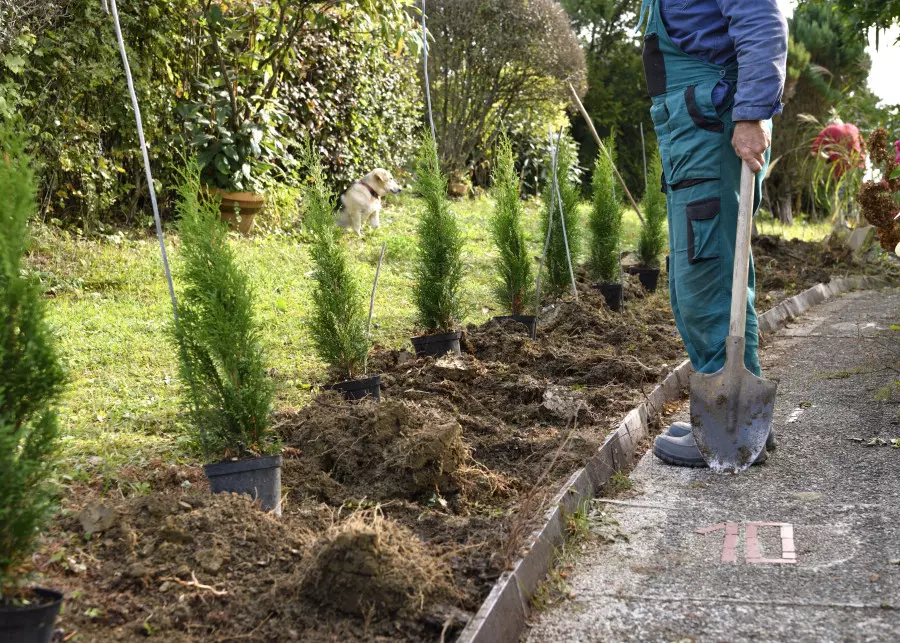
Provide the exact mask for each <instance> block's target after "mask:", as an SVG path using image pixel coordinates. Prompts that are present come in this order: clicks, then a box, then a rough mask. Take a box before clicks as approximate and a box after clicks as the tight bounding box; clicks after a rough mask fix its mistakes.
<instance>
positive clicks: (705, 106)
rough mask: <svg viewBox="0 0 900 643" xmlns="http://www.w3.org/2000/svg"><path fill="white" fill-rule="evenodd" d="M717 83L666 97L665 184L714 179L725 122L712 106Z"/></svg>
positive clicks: (699, 86) (677, 92) (688, 88)
mask: <svg viewBox="0 0 900 643" xmlns="http://www.w3.org/2000/svg"><path fill="white" fill-rule="evenodd" d="M716 83H718V80H717V79H716V80H709V81H706V82H703V83H699V84H697V85H690V86H688V87H687V88H685V89H684V90H683V91H676V92H670V93H669V94H667V95H666V108H667V109H668V112H669V120H668V125H669V145H670V150H671V163H672V171H671V173H670V174H669V176H668V178H669V183H670V184H672V185H675V184H677V183H680V182H682V181H685V180H689V179H717V178H719V175H720V172H721V168H720V167H719V160H720V149H721V146H722V137H723V136H724V132H725V123H723V122H722V120H721V119H720V118H719V115H718V113H717V112H716V109H715V107H714V106H713V104H712V91H713V88H714V87H715V86H716Z"/></svg>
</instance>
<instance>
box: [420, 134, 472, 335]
mask: <svg viewBox="0 0 900 643" xmlns="http://www.w3.org/2000/svg"><path fill="white" fill-rule="evenodd" d="M415 189H416V191H417V192H418V193H419V195H420V196H421V197H422V199H423V200H424V204H423V206H424V207H423V210H422V216H421V218H420V219H419V229H418V233H419V256H418V260H417V262H416V269H415V273H416V284H415V287H414V299H415V304H416V309H417V311H418V314H417V323H418V324H419V326H421V327H422V328H424V329H425V330H426V331H428V332H441V331H443V332H449V331H450V330H452V329H453V326H454V324H455V323H456V322H457V321H458V320H459V318H460V316H461V307H460V286H461V284H462V274H463V265H462V245H463V238H462V232H461V231H460V229H459V225H458V224H457V222H456V217H454V216H453V212H451V211H450V203H449V202H448V200H447V178H446V176H445V175H444V174H443V172H441V167H440V162H439V161H438V153H437V148H436V147H435V142H434V139H433V138H431V136H423V137H422V139H421V142H420V144H419V150H418V153H417V154H416V176H415Z"/></svg>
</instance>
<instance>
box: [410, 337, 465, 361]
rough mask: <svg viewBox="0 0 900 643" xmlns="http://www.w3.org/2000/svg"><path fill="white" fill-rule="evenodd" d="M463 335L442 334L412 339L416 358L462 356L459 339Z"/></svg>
mask: <svg viewBox="0 0 900 643" xmlns="http://www.w3.org/2000/svg"><path fill="white" fill-rule="evenodd" d="M461 337H462V333H461V332H459V331H456V332H453V333H441V334H440V335H421V336H419V337H413V338H412V344H413V348H414V349H415V350H416V357H442V356H444V355H446V354H447V353H454V354H456V355H459V354H460V352H461V351H460V349H459V339H460V338H461Z"/></svg>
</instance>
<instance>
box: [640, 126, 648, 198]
mask: <svg viewBox="0 0 900 643" xmlns="http://www.w3.org/2000/svg"><path fill="white" fill-rule="evenodd" d="M641 156H643V157H644V192H646V191H647V188H648V186H649V184H648V183H647V145H646V143H644V122H643V121H641Z"/></svg>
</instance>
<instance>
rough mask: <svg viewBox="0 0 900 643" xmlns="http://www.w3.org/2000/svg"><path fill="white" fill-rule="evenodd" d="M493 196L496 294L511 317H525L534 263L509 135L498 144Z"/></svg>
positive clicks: (529, 297)
mask: <svg viewBox="0 0 900 643" xmlns="http://www.w3.org/2000/svg"><path fill="white" fill-rule="evenodd" d="M492 196H493V197H494V211H493V214H492V216H491V221H490V227H491V237H492V239H493V240H494V245H495V246H496V247H497V251H498V254H499V256H498V257H497V260H496V262H495V270H496V272H497V284H496V289H495V292H496V295H497V299H498V300H499V301H500V302H502V303H503V304H504V305H505V306H508V307H509V311H510V314H512V315H523V314H525V311H526V307H527V306H528V305H529V303H530V299H531V288H532V285H533V283H534V270H533V268H532V264H533V260H532V258H531V255H530V253H529V252H528V245H527V243H526V241H525V229H524V227H523V225H522V217H523V215H524V207H523V206H522V199H521V197H520V195H519V175H518V174H517V173H516V167H515V157H514V156H513V150H512V144H511V143H510V141H509V139H508V138H506V137H505V136H501V137H500V141H499V142H498V144H497V150H496V159H495V163H494V173H493V191H492Z"/></svg>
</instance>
